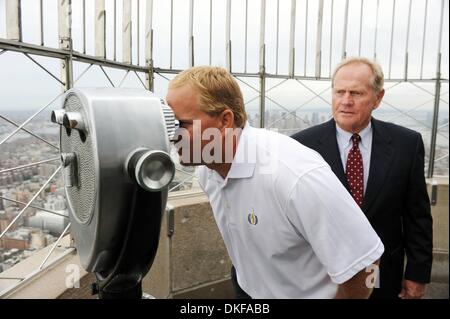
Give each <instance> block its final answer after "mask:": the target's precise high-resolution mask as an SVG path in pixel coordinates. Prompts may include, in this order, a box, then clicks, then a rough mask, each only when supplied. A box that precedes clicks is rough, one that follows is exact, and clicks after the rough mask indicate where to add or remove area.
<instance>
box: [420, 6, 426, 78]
mask: <svg viewBox="0 0 450 319" xmlns="http://www.w3.org/2000/svg"><path fill="white" fill-rule="evenodd" d="M427 14H428V0H426V1H425V15H424V18H423V38H422V57H421V62H420V79H422V75H423V57H424V53H425V39H426V36H427Z"/></svg>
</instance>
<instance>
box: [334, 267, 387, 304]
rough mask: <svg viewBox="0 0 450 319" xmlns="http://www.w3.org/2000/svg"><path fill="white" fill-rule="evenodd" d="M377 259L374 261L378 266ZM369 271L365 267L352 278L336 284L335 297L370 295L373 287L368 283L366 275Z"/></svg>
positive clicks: (348, 297)
mask: <svg viewBox="0 0 450 319" xmlns="http://www.w3.org/2000/svg"><path fill="white" fill-rule="evenodd" d="M378 264H379V260H377V261H376V262H374V265H376V266H378ZM369 275H370V273H368V272H366V269H363V270H361V271H360V272H358V273H357V274H356V275H354V276H353V277H352V278H350V279H349V280H347V281H346V282H344V283H342V284H340V285H339V286H338V290H337V292H336V296H335V297H334V298H335V299H367V298H369V297H370V294H371V293H372V290H373V288H371V286H370V285H368V284H367V283H368V280H367V279H368V278H367V277H368V276H369Z"/></svg>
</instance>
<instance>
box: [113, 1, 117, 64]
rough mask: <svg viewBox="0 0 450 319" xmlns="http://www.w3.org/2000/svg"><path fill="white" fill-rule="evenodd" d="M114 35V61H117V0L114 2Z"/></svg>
mask: <svg viewBox="0 0 450 319" xmlns="http://www.w3.org/2000/svg"><path fill="white" fill-rule="evenodd" d="M113 16H114V18H113V30H114V31H113V35H114V40H113V41H114V48H113V50H114V53H113V59H114V61H116V59H117V55H116V51H117V26H116V22H117V0H114V9H113Z"/></svg>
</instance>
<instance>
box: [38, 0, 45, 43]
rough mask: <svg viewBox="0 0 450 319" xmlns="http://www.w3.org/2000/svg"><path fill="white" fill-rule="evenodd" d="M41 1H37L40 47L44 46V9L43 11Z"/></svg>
mask: <svg viewBox="0 0 450 319" xmlns="http://www.w3.org/2000/svg"><path fill="white" fill-rule="evenodd" d="M42 1H43V0H40V1H39V24H40V30H39V31H40V33H41V46H43V45H44V9H43V5H44V4H43V3H42Z"/></svg>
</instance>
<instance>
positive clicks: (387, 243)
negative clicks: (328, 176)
mask: <svg viewBox="0 0 450 319" xmlns="http://www.w3.org/2000/svg"><path fill="white" fill-rule="evenodd" d="M372 132H373V140H372V152H371V158H370V171H369V179H368V182H367V187H366V193H365V196H364V203H363V206H362V207H361V208H362V210H363V212H364V214H365V215H366V216H367V219H368V220H369V222H370V223H371V224H372V227H373V228H374V229H375V231H376V232H377V233H378V236H379V237H380V238H381V240H382V242H383V244H384V247H385V252H384V254H383V256H382V257H381V261H380V288H379V289H375V290H374V292H373V294H372V296H373V297H375V298H377V297H379V298H396V296H397V295H398V294H399V293H400V291H401V283H402V279H403V276H404V278H405V279H409V280H413V281H417V282H422V283H428V282H429V281H430V274H431V263H432V245H433V236H432V218H431V213H430V201H429V198H428V193H427V189H426V184H425V175H424V146H423V141H422V137H421V135H420V134H419V133H417V132H415V131H412V130H410V129H407V128H404V127H401V126H398V125H394V124H391V123H387V122H382V121H379V120H376V119H373V118H372ZM292 137H293V138H294V139H296V140H297V141H299V142H300V143H302V144H303V145H306V146H307V147H309V148H312V149H314V150H316V151H317V152H319V153H320V154H321V155H322V157H323V158H324V159H325V161H327V162H328V164H329V165H330V166H331V169H332V170H333V172H334V173H335V174H336V176H337V177H338V178H339V179H340V181H341V182H342V184H344V186H345V187H346V188H347V189H349V187H348V183H347V178H346V176H345V172H344V168H343V166H342V161H341V157H340V154H339V148H338V144H337V139H336V124H335V122H334V120H333V119H332V120H330V121H328V122H326V123H323V124H321V125H317V126H315V127H311V128H308V129H306V130H303V131H301V132H299V133H296V134H294V135H293V136H292ZM405 252H406V257H407V264H406V269H405V270H404V257H405Z"/></svg>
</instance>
